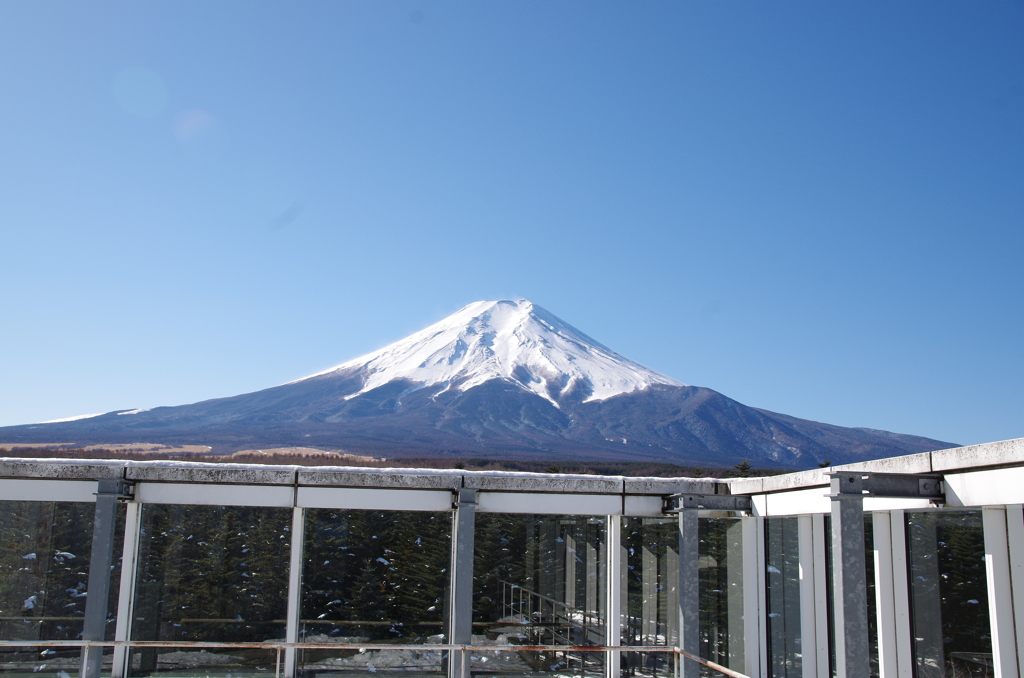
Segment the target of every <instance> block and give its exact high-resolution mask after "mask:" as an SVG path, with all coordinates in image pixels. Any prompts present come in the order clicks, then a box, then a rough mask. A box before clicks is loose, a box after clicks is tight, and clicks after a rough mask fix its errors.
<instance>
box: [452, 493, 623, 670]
mask: <svg viewBox="0 0 1024 678" xmlns="http://www.w3.org/2000/svg"><path fill="white" fill-rule="evenodd" d="M605 523H606V520H605V518H604V517H596V516H553V515H534V514H501V513H485V514H478V515H477V517H476V541H475V553H474V573H473V576H474V585H473V643H474V644H475V645H488V644H493V645H501V644H522V645H604V644H605V611H606V609H607V602H606V601H607V593H606V586H605V580H606V577H605V562H606V553H605V549H606V544H607V540H606V524H605ZM470 666H471V669H472V671H473V672H474V674H479V675H490V674H497V673H502V674H508V673H518V674H528V673H551V674H557V675H573V676H582V675H598V674H601V673H603V671H604V656H603V653H601V652H576V653H572V652H526V651H523V652H501V651H493V652H480V653H473V654H472V655H471V659H470Z"/></svg>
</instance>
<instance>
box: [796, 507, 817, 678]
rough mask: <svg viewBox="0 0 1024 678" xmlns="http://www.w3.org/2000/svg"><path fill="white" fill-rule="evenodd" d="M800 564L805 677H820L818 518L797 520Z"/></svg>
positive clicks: (801, 631)
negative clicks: (816, 575) (816, 579)
mask: <svg viewBox="0 0 1024 678" xmlns="http://www.w3.org/2000/svg"><path fill="white" fill-rule="evenodd" d="M797 549H798V551H799V565H800V650H801V654H802V659H803V661H802V668H803V678H818V653H817V646H818V643H817V640H816V634H817V627H818V624H817V620H816V619H815V617H814V600H815V590H814V583H815V582H814V519H813V518H812V517H811V516H809V515H807V516H798V517H797Z"/></svg>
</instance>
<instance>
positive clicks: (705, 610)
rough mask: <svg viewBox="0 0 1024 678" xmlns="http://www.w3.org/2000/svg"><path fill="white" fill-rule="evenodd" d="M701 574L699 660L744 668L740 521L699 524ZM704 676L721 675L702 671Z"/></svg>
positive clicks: (714, 520)
mask: <svg viewBox="0 0 1024 678" xmlns="http://www.w3.org/2000/svg"><path fill="white" fill-rule="evenodd" d="M697 535H698V538H699V540H700V542H699V549H700V551H699V558H698V561H697V563H698V565H697V566H698V568H699V572H700V603H699V616H700V656H701V657H702V658H704V659H708V660H711V661H713V662H715V663H716V664H721V665H722V666H726V667H728V668H731V669H733V670H735V671H739V672H741V673H742V672H743V670H744V668H745V654H744V636H743V527H742V521H741V520H740V519H738V518H701V519H700V520H698V521H697ZM701 673H702V674H706V675H720V674H718V673H717V672H715V671H712V670H711V669H708V668H706V667H701Z"/></svg>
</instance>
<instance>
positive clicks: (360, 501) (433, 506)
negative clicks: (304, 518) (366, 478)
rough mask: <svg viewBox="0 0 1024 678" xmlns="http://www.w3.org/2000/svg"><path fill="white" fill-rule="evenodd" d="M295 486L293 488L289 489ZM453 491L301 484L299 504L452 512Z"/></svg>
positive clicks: (363, 508)
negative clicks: (308, 485)
mask: <svg viewBox="0 0 1024 678" xmlns="http://www.w3.org/2000/svg"><path fill="white" fill-rule="evenodd" d="M289 489H291V488H289ZM453 501H454V494H453V493H452V491H451V490H398V489H377V488H367V487H299V488H298V489H297V490H296V493H295V503H296V505H297V506H301V507H303V508H331V509H360V510H368V511H451V510H452V506H453V503H452V502H453Z"/></svg>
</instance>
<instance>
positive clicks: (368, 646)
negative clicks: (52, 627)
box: [0, 640, 750, 678]
mask: <svg viewBox="0 0 1024 678" xmlns="http://www.w3.org/2000/svg"><path fill="white" fill-rule="evenodd" d="M0 647H130V648H131V647H169V648H174V647H199V648H202V647H224V648H232V647H233V648H239V649H267V650H277V651H278V653H279V654H280V651H281V650H285V649H296V650H423V651H428V652H429V651H434V650H437V651H442V650H447V651H461V652H495V651H500V652H644V653H663V652H672V653H673V654H677V655H681V656H683V657H686V658H687V659H690V660H692V661H695V662H697V663H698V664H702V665H703V666H707V667H708V668H709V669H713V670H715V671H718V672H719V673H723V674H725V675H727V676H729V678H750V676H747V675H745V674H743V673H740V672H739V671H733V670H732V669H730V668H728V667H725V666H722V665H721V664H717V663H715V662H713V661H710V660H707V659H704V658H703V657H698V656H696V655H693V654H690V653H689V652H686V651H685V650H683V649H681V648H678V647H670V646H667V645H512V644H505V645H464V644H457V643H416V644H412V643H401V644H399V643H393V644H391V643H286V642H278V641H272V640H268V641H263V642H252V643H245V642H241V643H233V642H220V641H202V640H0Z"/></svg>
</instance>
